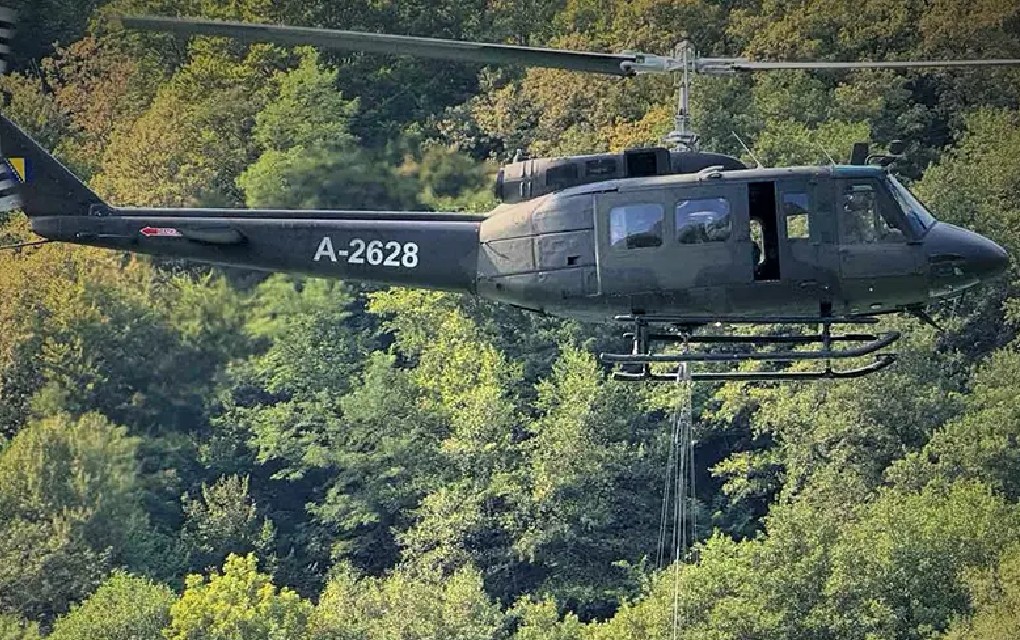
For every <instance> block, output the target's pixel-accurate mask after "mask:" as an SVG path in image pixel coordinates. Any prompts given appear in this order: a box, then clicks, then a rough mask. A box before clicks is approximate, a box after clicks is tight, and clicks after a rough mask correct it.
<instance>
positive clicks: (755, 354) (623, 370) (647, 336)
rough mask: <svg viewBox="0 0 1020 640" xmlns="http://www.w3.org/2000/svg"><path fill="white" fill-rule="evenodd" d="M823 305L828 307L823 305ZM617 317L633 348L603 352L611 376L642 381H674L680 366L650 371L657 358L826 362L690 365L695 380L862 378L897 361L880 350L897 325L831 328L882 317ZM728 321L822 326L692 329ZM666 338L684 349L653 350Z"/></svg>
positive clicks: (888, 342) (890, 340)
mask: <svg viewBox="0 0 1020 640" xmlns="http://www.w3.org/2000/svg"><path fill="white" fill-rule="evenodd" d="M823 311H824V310H823ZM615 320H616V321H617V322H624V323H627V324H629V325H631V327H632V330H631V332H630V333H626V334H624V337H625V338H628V339H629V340H630V341H631V345H632V348H631V353H628V354H617V353H603V354H601V355H600V356H599V357H600V359H601V360H602V362H603V363H605V364H610V365H613V366H614V368H615V370H614V371H613V378H614V379H616V380H626V381H635V382H637V381H642V380H660V381H670V382H672V381H675V380H676V379H677V370H675V369H674V370H673V371H671V372H669V373H659V372H655V371H652V365H653V364H661V363H676V364H678V365H679V364H680V363H692V362H727V363H734V364H739V363H742V362H805V361H817V362H824V366H822V367H821V368H818V369H815V370H812V371H691V372H690V374H689V375H690V379H691V380H710V381H719V380H737V381H745V382H746V381H758V380H783V381H794V380H820V379H845V378H859V377H861V376H865V375H868V374H869V373H874V372H876V371H881V370H882V369H885V368H886V367H888V366H889V365H891V364H892V363H894V362H895V361H896V354H895V353H877V352H878V351H880V350H882V349H885V348H886V347H888V346H889V345H891V344H892V343H893V342H895V341H896V340H898V339H899V337H900V333H899V332H898V331H886V332H881V333H846V334H834V333H832V326H833V325H839V324H876V323H877V322H878V319H877V318H875V317H872V316H862V317H853V316H832V315H828V314H825V313H823V314H822V315H820V316H770V317H740V318H709V317H698V316H646V315H627V316H616V318H615ZM728 324H794V325H817V326H820V330H819V331H818V332H817V333H815V334H811V335H803V336H768V335H748V336H742V335H704V334H702V335H695V334H694V331H695V330H696V329H697V328H699V327H703V326H706V325H728ZM840 343H842V344H844V345H847V346H846V347H844V348H833V345H835V344H840ZM664 344H681V345H683V351H682V352H680V353H652V352H651V350H652V348H653V347H654V346H657V345H664ZM813 344H817V345H821V348H819V349H817V350H814V351H792V350H789V349H786V350H779V351H765V350H762V349H760V347H765V346H777V345H782V346H786V347H796V346H804V345H813ZM691 345H707V346H709V347H711V346H718V345H744V346H751V347H759V348H757V349H752V350H750V351H747V352H743V353H728V352H717V351H710V350H707V349H699V350H691V349H690V346H691ZM869 355H873V358H872V361H871V362H870V363H868V364H866V365H862V366H859V367H853V368H847V369H833V368H832V361H833V360H836V361H839V360H846V359H850V358H861V357H865V356H869Z"/></svg>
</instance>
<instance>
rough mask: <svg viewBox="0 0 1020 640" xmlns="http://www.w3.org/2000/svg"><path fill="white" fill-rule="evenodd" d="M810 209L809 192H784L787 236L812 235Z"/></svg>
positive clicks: (808, 236) (807, 236) (804, 236)
mask: <svg viewBox="0 0 1020 640" xmlns="http://www.w3.org/2000/svg"><path fill="white" fill-rule="evenodd" d="M810 211H811V207H810V204H809V200H808V194H806V193H804V192H802V191H801V192H791V193H784V194H783V217H784V218H785V219H786V237H787V238H790V239H794V238H810V237H811V220H810Z"/></svg>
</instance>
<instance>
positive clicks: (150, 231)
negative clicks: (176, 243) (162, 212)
mask: <svg viewBox="0 0 1020 640" xmlns="http://www.w3.org/2000/svg"><path fill="white" fill-rule="evenodd" d="M139 233H141V234H142V235H143V236H145V237H146V238H183V237H184V234H183V233H181V232H180V231H179V230H177V229H174V228H173V227H145V228H143V229H141V230H140V231H139Z"/></svg>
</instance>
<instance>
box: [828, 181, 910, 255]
mask: <svg viewBox="0 0 1020 640" xmlns="http://www.w3.org/2000/svg"><path fill="white" fill-rule="evenodd" d="M840 198H841V200H840V201H841V204H842V212H841V215H840V221H839V228H840V240H841V241H842V242H843V243H846V244H875V243H896V242H905V241H906V235H905V234H906V233H907V230H906V229H905V228H904V227H905V220H904V218H903V216H902V215H901V214H900V212H898V211H896V210H894V209H893V208H892V207H891V206H890V203H889V202H888V199H887V198H883V197H882V195H881V194H880V193H879V191H878V188H877V186H876V184H875V183H874V182H872V181H870V180H861V181H849V182H846V183H844V184H843V190H842V194H841V196H840Z"/></svg>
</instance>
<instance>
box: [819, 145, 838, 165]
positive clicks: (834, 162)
mask: <svg viewBox="0 0 1020 640" xmlns="http://www.w3.org/2000/svg"><path fill="white" fill-rule="evenodd" d="M818 148H819V150H821V152H822V153H824V154H825V157H826V158H828V159H829V163H830V164H832V166H836V161H835V160H833V158H832V156H830V155H829V152H828V151H826V150H825V147H823V146H822V143H820V142H819V143H818Z"/></svg>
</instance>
